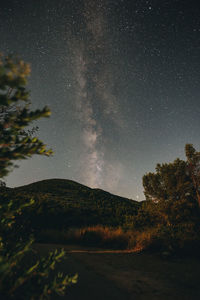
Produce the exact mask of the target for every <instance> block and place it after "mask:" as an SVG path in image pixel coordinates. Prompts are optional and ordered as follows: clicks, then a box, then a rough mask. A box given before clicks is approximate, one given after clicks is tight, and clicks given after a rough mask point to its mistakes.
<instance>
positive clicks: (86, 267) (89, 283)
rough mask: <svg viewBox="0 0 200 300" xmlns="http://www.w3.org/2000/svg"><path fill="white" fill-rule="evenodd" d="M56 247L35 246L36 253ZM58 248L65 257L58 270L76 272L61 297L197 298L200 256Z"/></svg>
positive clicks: (124, 299)
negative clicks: (74, 282) (77, 275)
mask: <svg viewBox="0 0 200 300" xmlns="http://www.w3.org/2000/svg"><path fill="white" fill-rule="evenodd" d="M59 247H60V246H58V245H37V248H38V249H39V250H40V252H47V250H52V249H55V248H59ZM62 247H64V248H65V250H66V251H67V258H66V260H65V261H64V262H63V263H62V264H60V266H59V268H58V269H59V271H63V272H66V273H71V274H73V273H78V274H79V280H78V283H77V284H76V285H74V286H73V287H71V288H69V289H68V292H67V295H66V296H65V297H63V298H62V299H63V300H65V299H67V300H79V299H80V300H86V299H87V300H90V299H91V300H107V299H108V300H118V299H120V300H135V299H136V300H146V299H148V300H179V299H180V300H199V299H200V284H199V280H200V279H199V278H200V259H197V258H171V259H166V258H165V259H164V258H162V257H161V256H160V255H158V254H147V253H129V252H121V251H119V252H113V251H110V252H105V251H97V252H96V250H92V249H90V250H89V251H87V250H86V249H83V248H81V249H77V247H76V248H75V247H73V246H62ZM75 249H76V251H73V250H75Z"/></svg>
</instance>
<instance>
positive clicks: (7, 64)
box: [0, 57, 76, 300]
mask: <svg viewBox="0 0 200 300" xmlns="http://www.w3.org/2000/svg"><path fill="white" fill-rule="evenodd" d="M29 72H30V68H29V65H27V64H25V63H24V62H23V61H20V60H17V59H13V58H11V57H6V58H3V57H1V59H0V178H3V177H4V176H5V175H7V174H8V173H9V172H10V171H11V169H12V167H13V166H14V162H15V161H16V160H19V159H26V158H28V157H31V156H32V155H34V154H40V155H50V154H51V150H47V149H46V146H45V145H44V144H43V142H42V141H40V140H39V139H38V138H36V137H32V136H31V135H29V134H28V133H26V134H25V131H24V128H25V127H26V126H28V125H30V123H31V122H32V121H34V120H37V119H39V118H41V117H47V116H49V115H50V111H49V109H48V108H44V109H42V110H35V111H32V110H30V102H29V100H28V96H29V94H28V92H27V89H26V84H27V76H28V75H29ZM5 190H6V188H5V187H3V189H2V188H1V191H2V192H3V194H2V195H1V198H0V298H1V299H15V300H16V299H20V300H21V299H35V300H36V299H47V298H49V297H50V296H51V295H52V294H53V293H57V294H60V295H62V294H64V292H65V289H66V287H67V285H69V284H70V283H71V282H75V281H76V278H75V277H73V278H71V277H68V276H67V275H66V276H64V275H63V274H57V275H56V276H55V275H53V274H52V271H53V269H54V267H55V264H56V263H57V262H58V261H60V260H61V258H62V257H63V256H64V252H63V251H61V252H58V251H56V252H54V253H50V254H49V256H48V257H46V258H41V259H38V257H37V256H34V253H33V252H32V251H31V245H32V243H33V238H32V237H31V236H30V237H29V233H28V232H27V229H26V234H25V231H24V230H23V223H22V224H20V223H19V222H18V220H19V219H20V218H21V219H23V217H24V211H25V210H26V209H27V208H30V207H31V206H32V205H33V203H34V200H32V199H30V198H24V199H22V198H20V197H19V199H18V201H16V199H14V198H12V197H8V195H5V194H4V192H5ZM27 199H30V200H27Z"/></svg>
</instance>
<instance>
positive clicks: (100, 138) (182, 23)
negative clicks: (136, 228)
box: [0, 0, 200, 200]
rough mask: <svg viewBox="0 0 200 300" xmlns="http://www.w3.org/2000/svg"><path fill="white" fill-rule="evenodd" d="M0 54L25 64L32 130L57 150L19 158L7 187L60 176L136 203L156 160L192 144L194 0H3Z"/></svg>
mask: <svg viewBox="0 0 200 300" xmlns="http://www.w3.org/2000/svg"><path fill="white" fill-rule="evenodd" d="M0 52H3V53H4V54H10V53H14V54H18V55H19V56H20V57H21V58H22V59H23V60H25V61H27V62H29V63H30V64H31V69H32V72H31V77H30V79H29V86H28V88H29V89H30V91H31V96H30V99H31V101H32V107H33V108H42V107H43V106H44V105H48V106H49V107H50V109H51V111H52V116H51V118H49V119H44V120H41V121H39V122H37V124H33V125H38V126H39V137H40V138H41V139H43V141H44V142H45V143H46V144H48V145H49V147H51V148H52V149H53V150H54V152H55V154H54V156H53V157H51V158H45V157H39V156H35V157H34V158H32V159H29V160H27V161H22V162H20V168H18V169H15V170H14V172H12V173H11V174H10V175H9V176H8V177H7V180H6V182H7V185H8V186H19V185H23V184H27V183H31V182H33V181H37V180H42V179H47V178H66V179H72V180H75V181H78V182H80V183H83V184H85V185H88V186H90V187H98V188H102V189H104V190H107V191H109V192H112V193H115V194H118V195H121V196H125V197H129V198H132V199H137V200H143V199H144V195H143V187H142V176H143V175H144V174H145V173H146V172H150V171H154V168H155V165H156V163H162V162H170V161H173V160H174V159H175V158H177V157H180V158H182V159H184V146H185V144H186V143H193V144H194V146H195V147H196V148H197V150H199V149H200V130H199V129H200V84H199V81H200V71H199V66H200V3H199V1H193V0H190V1H189V0H168V1H167V0H149V1H147V0H146V1H144V0H96V1H95V0H37V1H36V0H34V1H33V0H26V1H25V0H18V1H17V0H13V1H12V0H10V1H9V0H7V1H1V4H0Z"/></svg>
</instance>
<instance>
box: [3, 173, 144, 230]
mask: <svg viewBox="0 0 200 300" xmlns="http://www.w3.org/2000/svg"><path fill="white" fill-rule="evenodd" d="M6 193H7V196H9V197H12V198H13V199H22V198H23V199H30V198H33V199H34V200H35V204H34V206H33V208H32V209H29V211H28V212H27V215H28V218H29V221H30V222H31V224H32V225H34V227H37V228H39V227H40V228H53V229H63V228H68V227H83V226H91V225H97V224H101V225H108V226H119V225H123V224H125V223H126V221H127V218H130V217H133V216H134V215H135V214H136V213H137V210H138V208H139V206H140V203H139V202H137V201H134V200H130V199H127V198H123V197H119V196H116V195H113V194H110V193H108V192H105V191H103V190H100V189H91V188H89V187H87V186H84V185H82V184H79V183H77V182H74V181H71V180H66V179H49V180H42V181H39V182H35V183H32V184H29V185H25V186H21V187H17V188H8V189H7V192H6Z"/></svg>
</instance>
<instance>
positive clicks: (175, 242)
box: [135, 144, 200, 253]
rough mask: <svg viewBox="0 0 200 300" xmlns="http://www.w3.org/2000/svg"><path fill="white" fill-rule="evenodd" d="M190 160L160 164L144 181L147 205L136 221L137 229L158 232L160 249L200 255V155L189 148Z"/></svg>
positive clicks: (191, 147)
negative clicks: (184, 251) (199, 166)
mask: <svg viewBox="0 0 200 300" xmlns="http://www.w3.org/2000/svg"><path fill="white" fill-rule="evenodd" d="M185 149H186V157H187V160H186V161H183V160H180V159H176V160H175V161H174V162H173V163H169V164H166V163H165V164H162V165H161V164H158V165H157V166H156V173H148V174H146V175H144V177H143V185H144V189H145V195H146V198H147V201H146V202H144V203H143V204H142V207H141V208H140V209H139V211H138V215H137V217H136V219H135V227H136V228H140V229H141V228H142V231H143V232H144V231H146V230H149V229H151V231H152V232H154V233H155V232H156V238H155V237H154V238H152V240H154V241H155V239H156V240H157V242H158V240H159V243H160V248H162V249H163V250H167V251H180V250H181V249H182V250H186V249H187V251H189V250H190V251H191V252H193V253H194V252H195V249H196V251H197V252H198V251H199V247H200V235H199V233H200V226H199V225H200V224H199V219H200V211H199V179H200V177H199V175H200V173H199V168H198V164H199V153H198V152H196V151H195V149H194V148H193V146H192V145H190V144H187V145H186V147H185Z"/></svg>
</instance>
